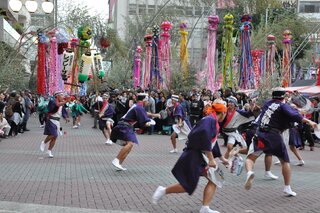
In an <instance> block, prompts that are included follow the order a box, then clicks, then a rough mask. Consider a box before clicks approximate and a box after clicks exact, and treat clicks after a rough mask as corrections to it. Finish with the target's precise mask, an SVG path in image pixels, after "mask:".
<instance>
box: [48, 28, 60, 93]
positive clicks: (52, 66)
mask: <svg viewBox="0 0 320 213" xmlns="http://www.w3.org/2000/svg"><path fill="white" fill-rule="evenodd" d="M56 32H57V30H55V29H53V30H52V31H50V32H49V33H48V34H49V35H50V36H51V38H50V55H49V70H50V75H49V94H50V95H52V94H53V93H54V92H55V91H57V90H58V84H59V81H58V78H60V75H58V69H57V68H58V43H57V38H56Z"/></svg>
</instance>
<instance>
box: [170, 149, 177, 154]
mask: <svg viewBox="0 0 320 213" xmlns="http://www.w3.org/2000/svg"><path fill="white" fill-rule="evenodd" d="M170 153H178V149H173V150H171V151H170Z"/></svg>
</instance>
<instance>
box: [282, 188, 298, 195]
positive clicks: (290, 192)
mask: <svg viewBox="0 0 320 213" xmlns="http://www.w3.org/2000/svg"><path fill="white" fill-rule="evenodd" d="M283 192H284V193H285V195H286V196H287V197H295V196H297V193H295V192H294V191H292V190H291V187H290V186H289V187H286V186H285V187H284V189H283Z"/></svg>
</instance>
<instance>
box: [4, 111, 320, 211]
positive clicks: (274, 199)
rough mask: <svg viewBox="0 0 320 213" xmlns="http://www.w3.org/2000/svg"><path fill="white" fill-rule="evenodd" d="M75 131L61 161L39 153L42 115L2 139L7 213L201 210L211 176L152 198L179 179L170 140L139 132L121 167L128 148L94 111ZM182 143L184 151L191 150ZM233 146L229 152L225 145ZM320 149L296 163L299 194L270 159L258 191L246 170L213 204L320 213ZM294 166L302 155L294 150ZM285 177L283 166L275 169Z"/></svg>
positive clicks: (57, 154)
mask: <svg viewBox="0 0 320 213" xmlns="http://www.w3.org/2000/svg"><path fill="white" fill-rule="evenodd" d="M63 125H64V131H66V133H67V134H65V135H63V136H62V137H59V139H58V143H57V145H56V147H55V149H54V150H53V154H54V158H53V159H50V158H47V156H46V155H44V154H43V153H41V152H40V151H39V145H40V142H41V141H42V140H43V139H44V136H43V134H42V132H43V129H41V128H39V124H38V122H37V118H35V117H32V118H31V120H30V122H29V128H30V129H31V131H30V132H27V133H24V134H22V135H20V136H17V137H15V138H10V139H4V140H2V141H1V142H0V213H4V212H6V213H7V212H8V213H13V212H26V213H36V212H37V213H38V212H39V213H40V212H80V213H82V212H88V213H91V212H113V213H116V212H153V213H158V212H159V213H160V212H176V213H181V212H188V213H191V212H198V211H199V209H200V207H201V200H202V192H203V188H204V186H205V183H206V181H205V180H204V179H201V181H200V183H199V185H198V188H197V189H196V191H195V193H194V194H193V195H192V196H189V195H187V194H179V195H178V194H174V195H168V196H165V197H164V198H163V199H162V200H161V201H160V202H159V205H157V206H155V205H153V204H152V203H151V196H152V194H153V192H154V190H155V189H156V188H157V186H158V185H163V186H166V185H169V184H174V183H176V180H175V178H174V177H173V175H172V174H171V169H172V167H173V165H174V164H175V162H176V161H177V159H178V157H179V154H170V153H169V150H170V149H171V144H170V138H169V137H168V136H162V135H139V136H138V139H139V141H140V144H139V145H138V146H135V147H134V148H133V151H132V152H131V153H130V154H129V156H128V158H127V160H126V161H125V164H124V166H125V167H126V168H128V170H127V171H125V172H117V171H115V169H114V167H113V166H112V165H111V161H112V159H113V158H114V157H115V156H116V154H117V153H118V151H119V150H120V146H118V145H112V146H107V145H105V144H104V138H103V136H102V133H101V132H100V131H99V130H97V129H92V128H91V126H92V119H91V117H90V116H89V115H85V117H84V118H83V121H82V124H81V127H80V128H79V129H72V128H71V124H70V123H69V124H67V125H66V124H63ZM183 146H184V142H182V141H180V142H179V144H178V148H180V150H181V149H182V148H183ZM222 151H223V152H224V151H225V150H224V149H223V150H222ZM319 153H320V149H319V148H316V150H315V152H310V151H308V150H306V151H302V152H301V154H302V156H303V158H304V160H305V162H306V165H305V166H303V167H297V166H294V165H292V184H291V186H292V188H293V190H294V191H295V192H297V193H298V195H297V197H291V198H288V197H285V196H284V195H283V193H282V189H283V180H282V178H281V179H280V180H276V181H270V180H264V178H263V174H264V171H263V168H264V166H263V158H260V159H259V160H258V162H257V164H256V168H255V171H256V178H255V180H254V182H253V188H252V190H250V191H246V190H244V188H243V183H244V181H245V172H243V173H242V175H241V176H239V177H235V176H232V175H230V174H227V177H226V182H225V185H224V186H223V188H222V189H218V190H217V194H216V196H215V197H214V200H213V202H212V204H211V208H212V209H215V210H218V211H220V212H221V213H245V212H250V213H262V212H268V213H291V212H292V213H320V202H319V200H320V154H319ZM290 156H291V159H292V163H293V164H294V163H295V162H296V159H295V157H293V156H292V153H290ZM272 171H273V172H274V174H276V175H279V176H281V167H280V166H273V168H272Z"/></svg>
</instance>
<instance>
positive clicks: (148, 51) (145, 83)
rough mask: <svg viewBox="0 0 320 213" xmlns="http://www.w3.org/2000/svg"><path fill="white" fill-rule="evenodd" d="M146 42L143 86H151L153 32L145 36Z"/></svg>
mask: <svg viewBox="0 0 320 213" xmlns="http://www.w3.org/2000/svg"><path fill="white" fill-rule="evenodd" d="M144 42H145V43H146V44H145V45H146V52H145V57H144V60H145V62H144V71H143V84H142V87H143V88H146V87H149V86H150V70H151V56H152V34H146V35H145V37H144Z"/></svg>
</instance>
